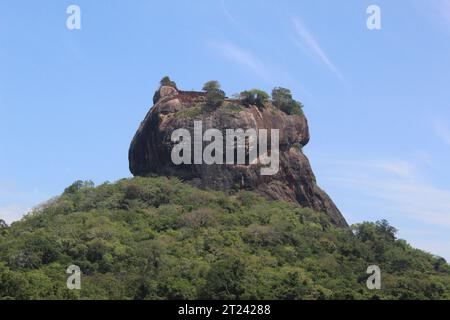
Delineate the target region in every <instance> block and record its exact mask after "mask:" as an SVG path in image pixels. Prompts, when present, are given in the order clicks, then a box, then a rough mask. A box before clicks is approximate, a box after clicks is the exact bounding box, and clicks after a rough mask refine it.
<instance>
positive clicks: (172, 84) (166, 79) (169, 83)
mask: <svg viewBox="0 0 450 320" xmlns="http://www.w3.org/2000/svg"><path fill="white" fill-rule="evenodd" d="M159 84H160V85H161V86H162V87H164V86H166V87H172V88H175V89H177V84H176V83H175V81H172V80H170V78H169V77H168V76H165V77H163V78H162V79H161V81H160V82H159Z"/></svg>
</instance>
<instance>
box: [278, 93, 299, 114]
mask: <svg viewBox="0 0 450 320" xmlns="http://www.w3.org/2000/svg"><path fill="white" fill-rule="evenodd" d="M272 102H273V105H274V106H275V107H277V108H278V109H280V110H281V111H283V112H284V113H286V114H289V115H293V114H296V115H302V114H303V111H302V108H303V105H302V103H301V102H299V101H296V100H294V98H292V93H291V90H289V89H286V88H282V87H276V88H274V89H273V90H272Z"/></svg>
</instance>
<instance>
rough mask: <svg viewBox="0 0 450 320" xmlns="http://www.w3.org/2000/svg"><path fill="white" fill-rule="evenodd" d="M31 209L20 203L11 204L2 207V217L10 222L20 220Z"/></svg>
mask: <svg viewBox="0 0 450 320" xmlns="http://www.w3.org/2000/svg"><path fill="white" fill-rule="evenodd" d="M29 211H30V208H26V207H23V206H20V205H9V206H6V207H3V208H0V219H1V220H4V221H6V223H8V224H10V223H12V222H14V221H18V220H20V219H21V218H22V217H23V216H24V215H25V214H26V213H28V212H29Z"/></svg>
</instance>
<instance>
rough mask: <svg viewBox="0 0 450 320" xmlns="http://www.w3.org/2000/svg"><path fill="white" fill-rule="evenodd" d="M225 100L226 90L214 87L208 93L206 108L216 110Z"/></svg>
mask: <svg viewBox="0 0 450 320" xmlns="http://www.w3.org/2000/svg"><path fill="white" fill-rule="evenodd" d="M224 101H225V92H223V91H222V90H220V89H213V90H210V91H208V93H207V94H206V110H208V111H214V110H216V109H218V108H220V107H221V106H222V104H223V102H224Z"/></svg>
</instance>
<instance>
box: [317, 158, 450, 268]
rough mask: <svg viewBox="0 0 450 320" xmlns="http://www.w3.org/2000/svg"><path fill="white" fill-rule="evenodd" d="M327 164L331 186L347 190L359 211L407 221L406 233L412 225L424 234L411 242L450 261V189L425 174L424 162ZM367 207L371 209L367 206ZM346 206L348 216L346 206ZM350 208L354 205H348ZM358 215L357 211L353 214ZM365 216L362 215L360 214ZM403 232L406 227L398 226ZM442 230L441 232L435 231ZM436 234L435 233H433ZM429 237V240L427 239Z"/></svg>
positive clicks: (383, 160)
mask: <svg viewBox="0 0 450 320" xmlns="http://www.w3.org/2000/svg"><path fill="white" fill-rule="evenodd" d="M323 164H326V166H327V167H328V168H327V171H328V170H329V172H330V173H329V174H328V177H327V178H326V179H324V180H325V182H327V183H328V186H329V187H331V186H332V187H333V188H335V189H338V190H339V192H340V193H341V194H343V193H344V194H345V193H347V194H348V195H349V196H348V199H347V200H346V201H347V205H349V203H350V204H351V203H352V202H355V201H357V202H358V205H359V209H358V210H367V212H372V213H374V212H375V211H376V212H379V211H378V210H381V213H378V214H381V215H382V216H380V219H381V218H386V219H388V220H392V219H395V220H396V221H404V225H405V234H408V232H407V230H408V229H410V228H411V227H412V226H413V228H415V229H416V233H417V230H420V231H423V232H430V231H431V234H429V236H427V237H426V238H425V239H424V237H423V236H417V235H416V236H411V237H408V239H407V240H408V241H410V242H411V243H413V244H414V245H416V246H419V247H420V248H422V249H425V250H427V251H429V252H432V253H435V254H440V255H442V256H445V257H446V258H447V259H449V260H450V255H449V250H443V248H444V247H445V245H447V246H448V241H449V239H450V238H449V236H448V231H449V230H450V190H448V189H445V188H441V187H438V186H436V185H434V184H433V183H431V182H429V181H427V180H426V179H424V178H423V177H422V172H421V170H420V169H421V167H420V165H421V164H420V163H417V162H414V159H411V160H410V161H404V160H394V161H392V160H389V159H381V160H369V161H366V162H364V161H336V162H323ZM365 208H367V209H365ZM342 209H344V210H343V211H344V215H346V213H345V210H346V209H345V208H342ZM348 209H350V208H348ZM353 215H355V213H353ZM358 216H359V217H360V218H361V215H360V214H359V215H358ZM396 227H399V229H400V233H401V234H403V232H402V231H403V226H402V225H397V226H396ZM435 230H439V231H435ZM433 233H434V234H433ZM425 240H426V241H425Z"/></svg>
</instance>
